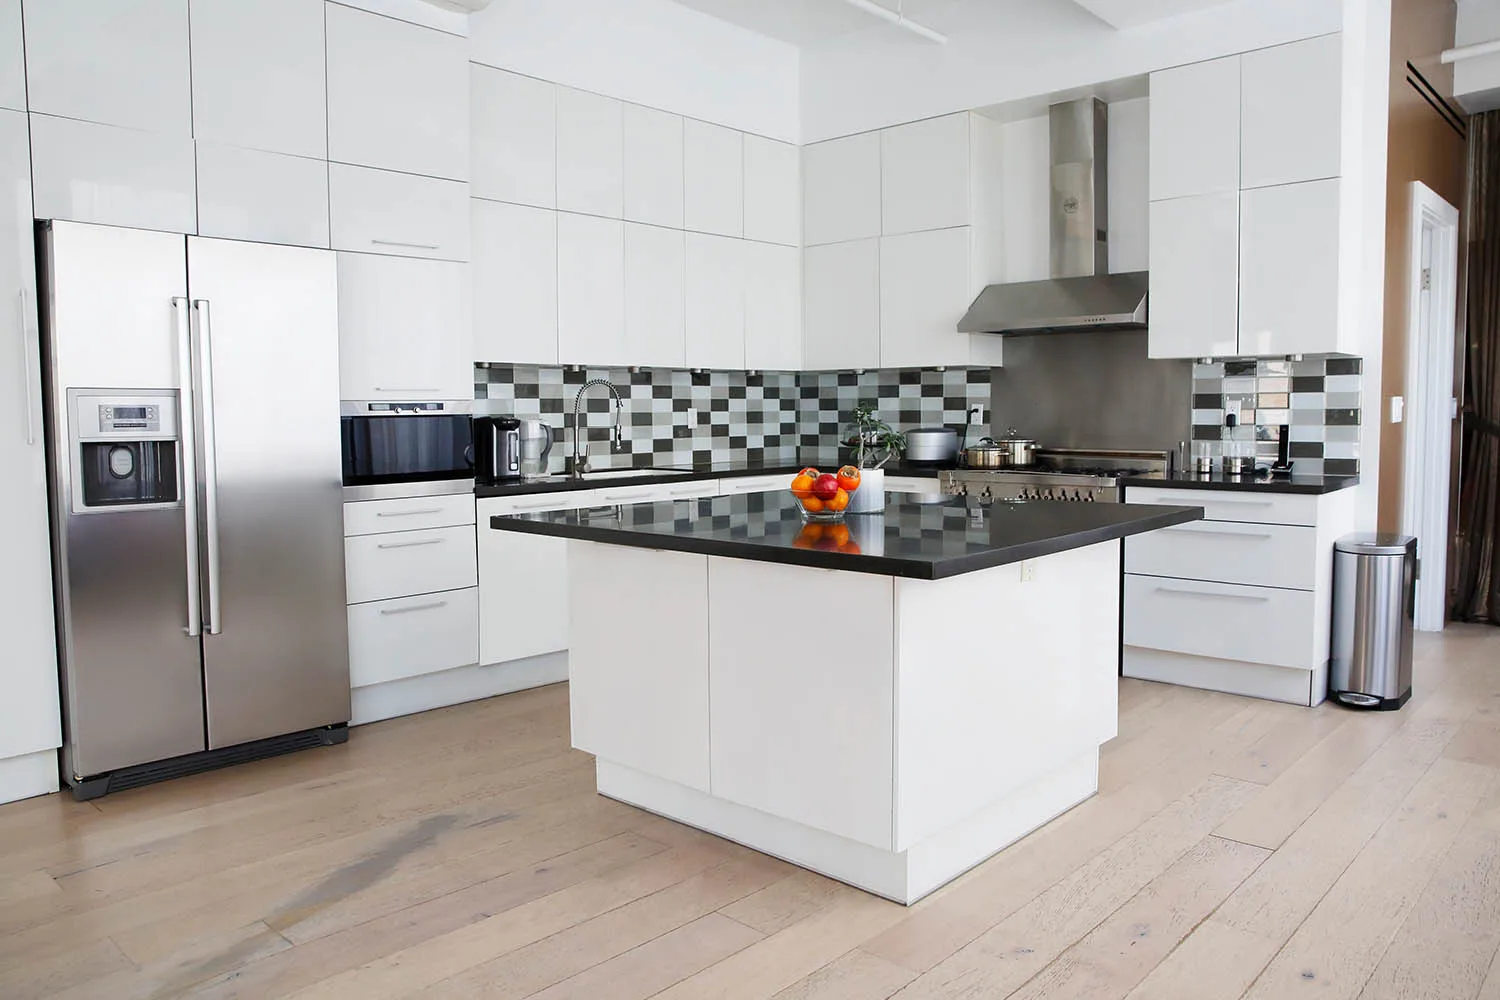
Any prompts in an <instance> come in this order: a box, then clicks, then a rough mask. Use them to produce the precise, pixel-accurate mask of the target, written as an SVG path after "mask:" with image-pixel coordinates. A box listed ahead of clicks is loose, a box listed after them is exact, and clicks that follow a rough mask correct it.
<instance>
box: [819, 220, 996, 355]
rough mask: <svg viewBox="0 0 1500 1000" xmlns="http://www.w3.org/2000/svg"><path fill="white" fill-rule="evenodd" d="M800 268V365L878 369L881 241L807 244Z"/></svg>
mask: <svg viewBox="0 0 1500 1000" xmlns="http://www.w3.org/2000/svg"><path fill="white" fill-rule="evenodd" d="M802 268H803V270H802V364H803V367H805V368H809V369H824V368H879V367H880V241H879V240H878V239H869V240H855V241H853V242H850V243H831V244H828V245H826V246H817V247H808V248H807V249H806V250H805V251H803V254H802ZM964 305H965V306H967V305H968V303H967V302H965V303H964Z"/></svg>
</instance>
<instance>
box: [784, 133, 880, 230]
mask: <svg viewBox="0 0 1500 1000" xmlns="http://www.w3.org/2000/svg"><path fill="white" fill-rule="evenodd" d="M880 197H881V195H880V133H879V132H866V133H863V134H861V135H851V136H847V137H845V138H842V139H829V140H827V141H826V142H816V143H813V144H812V145H810V146H803V147H802V236H803V240H804V241H805V244H806V245H807V246H819V245H822V244H825V243H843V242H847V241H849V240H858V239H864V238H866V237H871V236H879V235H880Z"/></svg>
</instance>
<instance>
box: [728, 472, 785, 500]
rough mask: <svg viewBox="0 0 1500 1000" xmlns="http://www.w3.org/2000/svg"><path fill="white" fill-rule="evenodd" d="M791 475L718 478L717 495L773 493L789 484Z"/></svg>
mask: <svg viewBox="0 0 1500 1000" xmlns="http://www.w3.org/2000/svg"><path fill="white" fill-rule="evenodd" d="M791 483H792V476H790V475H780V474H778V475H774V476H732V477H730V478H728V479H721V480H719V495H720V496H725V497H732V496H741V495H743V494H746V493H775V492H778V491H780V490H784V489H787V488H789V487H790V486H791Z"/></svg>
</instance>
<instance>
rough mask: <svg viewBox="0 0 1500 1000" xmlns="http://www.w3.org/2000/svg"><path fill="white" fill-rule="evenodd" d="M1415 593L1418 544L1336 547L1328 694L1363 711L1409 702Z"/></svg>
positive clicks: (1387, 537)
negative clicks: (1364, 709) (1363, 709)
mask: <svg viewBox="0 0 1500 1000" xmlns="http://www.w3.org/2000/svg"><path fill="white" fill-rule="evenodd" d="M1416 594H1417V540H1416V539H1415V538H1413V537H1411V536H1410V535H1392V534H1360V535H1345V536H1344V537H1343V538H1340V539H1339V540H1338V541H1337V542H1335V543H1334V544H1333V644H1332V645H1333V648H1332V658H1331V661H1330V664H1329V670H1328V690H1329V694H1330V695H1332V696H1333V697H1334V698H1336V699H1338V700H1339V701H1341V702H1343V703H1344V704H1346V705H1356V706H1359V707H1361V708H1376V709H1385V710H1392V709H1397V708H1400V707H1401V706H1402V705H1404V704H1406V700H1407V699H1408V698H1410V697H1411V645H1412V622H1413V617H1414V614H1415V611H1416Z"/></svg>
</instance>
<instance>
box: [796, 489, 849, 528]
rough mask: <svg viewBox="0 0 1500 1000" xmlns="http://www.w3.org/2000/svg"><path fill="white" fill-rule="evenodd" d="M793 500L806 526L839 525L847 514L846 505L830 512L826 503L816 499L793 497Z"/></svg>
mask: <svg viewBox="0 0 1500 1000" xmlns="http://www.w3.org/2000/svg"><path fill="white" fill-rule="evenodd" d="M793 499H794V500H796V501H797V510H798V511H800V512H801V514H802V520H804V521H806V522H807V523H808V524H839V523H841V522H842V521H843V520H844V515H845V514H847V513H848V512H849V505H848V504H847V503H845V504H844V506H842V507H840V508H839V509H838V510H832V509H830V508H829V507H828V505H827V502H825V501H822V500H818V499H817V498H816V497H808V498H806V499H803V498H802V497H798V496H795V495H794V496H793Z"/></svg>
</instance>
